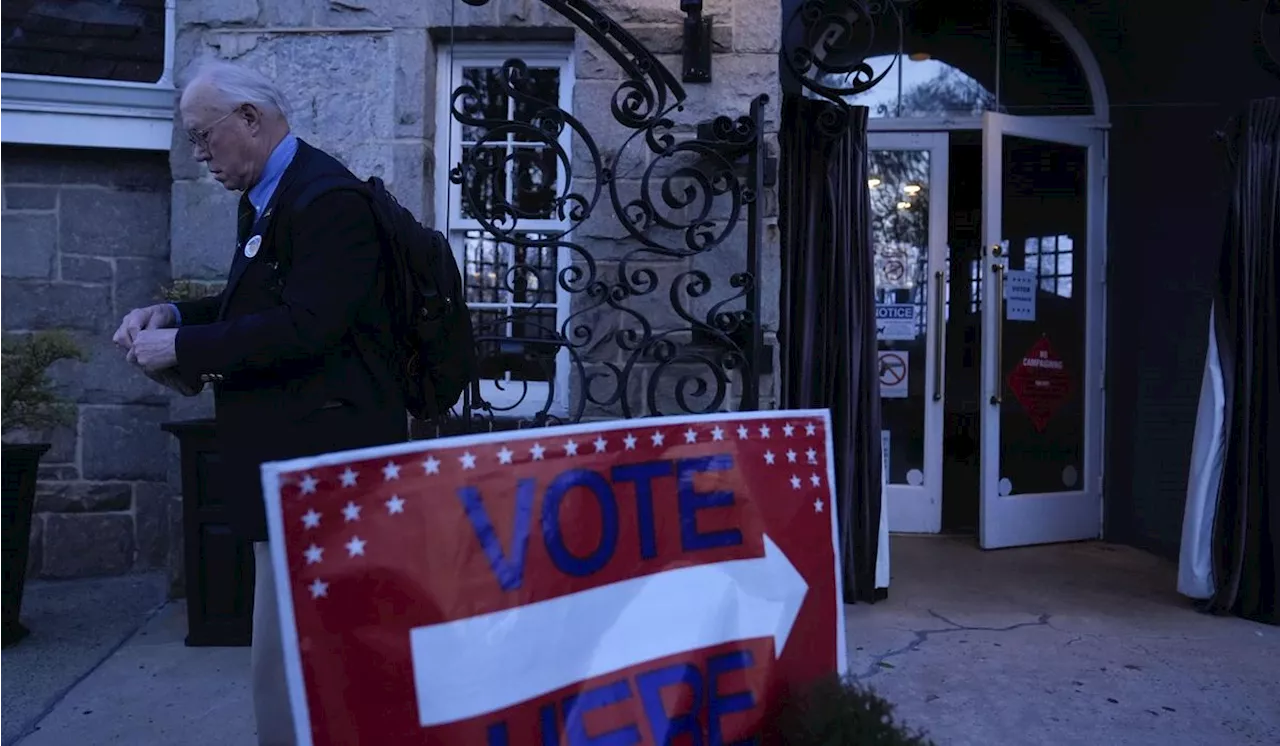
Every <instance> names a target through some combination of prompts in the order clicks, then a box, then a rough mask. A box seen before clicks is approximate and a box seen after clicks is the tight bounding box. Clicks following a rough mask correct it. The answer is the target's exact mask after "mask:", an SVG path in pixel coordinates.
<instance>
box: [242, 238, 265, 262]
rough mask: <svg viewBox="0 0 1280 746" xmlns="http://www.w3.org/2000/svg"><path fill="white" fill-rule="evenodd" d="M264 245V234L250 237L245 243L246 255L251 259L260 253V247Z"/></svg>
mask: <svg viewBox="0 0 1280 746" xmlns="http://www.w3.org/2000/svg"><path fill="white" fill-rule="evenodd" d="M261 245H262V236H254V237H253V238H250V239H249V240H248V241H247V242H246V243H245V245H244V255H245V256H247V257H249V258H250V259H252V258H254V257H255V256H257V255H258V247H259V246H261Z"/></svg>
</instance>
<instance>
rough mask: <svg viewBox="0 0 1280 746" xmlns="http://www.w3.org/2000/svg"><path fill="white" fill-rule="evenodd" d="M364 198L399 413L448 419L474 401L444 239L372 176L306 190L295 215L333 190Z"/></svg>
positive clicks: (462, 308) (467, 332)
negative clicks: (383, 290)
mask: <svg viewBox="0 0 1280 746" xmlns="http://www.w3.org/2000/svg"><path fill="white" fill-rule="evenodd" d="M342 189H346V190H351V191H355V192H357V193H359V194H361V195H363V196H364V197H365V198H366V199H367V200H368V201H369V204H370V206H371V207H372V208H373V212H374V219H375V220H376V221H377V224H378V231H379V233H380V234H381V238H382V245H383V248H384V250H385V251H386V252H387V253H386V254H385V255H384V256H385V258H386V260H387V265H388V268H389V272H388V288H387V290H388V294H389V295H390V301H391V302H390V303H389V306H390V310H391V315H392V324H393V332H394V334H395V338H396V341H397V353H398V356H399V361H398V362H399V364H398V367H399V368H400V370H399V371H398V373H399V379H400V388H401V391H402V392H403V394H404V399H405V408H406V409H407V410H408V411H409V413H410V414H411V415H413V416H414V417H416V418H418V419H422V420H435V419H437V418H439V417H441V415H445V414H447V413H448V412H449V411H450V409H451V408H452V407H453V405H454V404H456V403H457V402H458V399H459V397H461V396H462V393H463V391H465V390H466V389H467V388H469V387H470V388H472V394H473V400H478V398H479V388H478V386H479V380H478V377H477V375H476V373H477V370H478V367H479V366H478V363H477V360H476V346H475V331H474V330H473V328H472V326H471V311H470V309H468V308H467V302H466V295H465V288H464V287H463V284H462V272H461V271H460V270H459V269H458V262H457V260H456V259H454V256H453V249H452V247H451V246H450V245H449V240H448V239H447V238H446V237H445V235H444V234H443V233H441V232H440V231H438V230H434V229H432V228H428V227H426V226H424V225H423V224H422V223H420V222H418V219H417V218H415V217H414V216H413V213H411V212H409V210H407V209H406V208H405V207H404V206H402V205H401V204H400V203H399V202H398V201H396V198H395V197H394V196H393V195H392V194H391V192H389V191H387V187H386V184H384V183H383V181H382V179H379V178H378V177H376V176H373V177H370V178H369V179H368V181H363V182H362V181H359V180H357V179H355V178H352V177H350V176H346V175H338V174H334V175H330V176H326V177H322V178H320V179H317V180H315V181H312V182H310V183H308V184H307V185H306V186H305V187H304V188H303V189H302V190H301V192H300V193H299V195H298V197H297V198H295V199H294V200H293V207H294V210H295V213H294V214H298V211H300V210H301V209H302V208H304V207H305V206H306V205H308V204H310V203H311V202H312V201H313V200H315V199H316V198H318V197H320V196H321V195H322V194H326V193H328V192H331V191H336V190H342Z"/></svg>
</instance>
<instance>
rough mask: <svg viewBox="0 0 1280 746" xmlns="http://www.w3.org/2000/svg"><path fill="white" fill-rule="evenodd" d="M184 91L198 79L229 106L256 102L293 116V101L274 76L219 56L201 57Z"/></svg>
mask: <svg viewBox="0 0 1280 746" xmlns="http://www.w3.org/2000/svg"><path fill="white" fill-rule="evenodd" d="M183 77H184V78H186V83H185V84H184V85H183V91H184V93H185V91H186V90H188V89H190V88H191V87H192V86H193V85H195V84H196V83H197V82H199V83H204V84H206V85H208V86H209V87H210V88H211V89H212V90H213V91H214V92H215V93H216V94H217V96H218V97H219V98H220V99H222V102H223V103H224V104H226V106H227V107H228V108H234V107H236V106H240V105H241V104H253V105H254V106H256V107H258V108H259V109H262V110H263V111H267V112H273V113H276V114H279V115H280V116H281V117H284V118H285V119H288V118H289V101H288V99H286V98H285V97H284V93H282V92H281V91H280V88H279V87H278V86H277V85H276V84H275V83H274V82H272V81H271V79H270V78H268V77H267V76H265V75H263V74H262V73H260V72H258V71H257V70H254V69H252V68H249V67H245V66H243V65H237V64H235V63H232V62H227V61H225V60H217V59H206V60H199V61H197V62H196V63H194V64H193V65H192V66H191V67H190V68H188V70H187V73H186V75H184V76H183Z"/></svg>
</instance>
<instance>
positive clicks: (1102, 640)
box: [846, 537, 1280, 746]
mask: <svg viewBox="0 0 1280 746" xmlns="http://www.w3.org/2000/svg"><path fill="white" fill-rule="evenodd" d="M892 547H893V555H892V559H891V562H890V568H891V571H892V573H891V574H892V581H891V583H890V598H889V600H888V601H885V602H882V603H879V604H874V605H858V606H852V607H849V609H848V612H847V616H846V619H847V621H848V628H849V640H850V643H849V650H850V653H851V656H850V657H851V659H852V660H851V670H852V671H853V672H854V673H855V674H857V675H858V676H859V677H860V678H861V679H862V680H863V681H865V682H866V683H867V684H868V685H870V686H872V687H874V688H875V689H876V690H877V691H878V692H879V693H880V694H881V695H883V696H885V697H886V698H887V699H889V700H890V701H892V702H894V703H895V704H896V705H897V708H898V715H899V716H900V717H901V719H903V720H905V721H906V722H907V723H908V724H909V725H913V726H917V727H921V728H924V729H925V730H927V731H929V733H930V734H931V735H932V736H933V737H934V740H936V741H937V743H938V744H939V746H942V745H943V744H945V745H946V746H962V745H964V744H982V745H983V746H990V745H991V744H1055V745H1056V744H1062V745H1064V746H1066V745H1068V744H1087V745H1089V746H1102V745H1103V744H1105V745H1106V746H1129V745H1137V744H1152V746H1157V745H1158V746H1166V745H1167V744H1195V745H1196V746H1217V745H1219V744H1220V745H1222V746H1227V745H1228V744H1231V745H1235V744H1268V745H1270V746H1274V745H1275V744H1280V628H1276V627H1269V626H1265V625H1261V624H1255V623H1252V622H1246V621H1243V620H1240V619H1236V618H1223V617H1211V616H1206V615H1203V614H1200V613H1197V612H1196V611H1194V610H1192V609H1191V607H1190V604H1189V602H1188V599H1185V598H1184V597H1182V596H1179V595H1178V594H1177V593H1176V591H1175V587H1176V586H1175V583H1176V567H1174V566H1173V565H1172V564H1171V563H1168V562H1165V561H1162V560H1159V559H1157V558H1155V557H1152V556H1150V555H1147V554H1144V553H1142V552H1139V551H1136V550H1132V549H1127V548H1123V547H1115V546H1111V545H1107V544H1100V543H1088V544H1070V545H1060V546H1053V547H1039V548H1034V549H1013V550H1004V551H999V552H980V551H978V550H977V549H975V548H974V547H973V542H972V540H971V539H968V540H966V539H958V538H943V537H928V538H925V537H918V538H917V537H911V538H905V537H894V540H893V542H892Z"/></svg>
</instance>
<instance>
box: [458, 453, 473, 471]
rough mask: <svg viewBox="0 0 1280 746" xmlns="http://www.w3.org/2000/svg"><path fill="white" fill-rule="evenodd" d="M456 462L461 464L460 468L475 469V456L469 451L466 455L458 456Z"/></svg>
mask: <svg viewBox="0 0 1280 746" xmlns="http://www.w3.org/2000/svg"><path fill="white" fill-rule="evenodd" d="M458 461H459V462H460V463H461V464H462V468H464V469H474V468H476V457H475V454H473V453H472V452H471V451H467V452H466V453H464V454H462V455H461V456H459V457H458Z"/></svg>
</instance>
